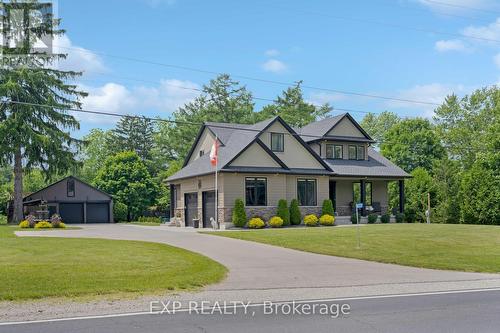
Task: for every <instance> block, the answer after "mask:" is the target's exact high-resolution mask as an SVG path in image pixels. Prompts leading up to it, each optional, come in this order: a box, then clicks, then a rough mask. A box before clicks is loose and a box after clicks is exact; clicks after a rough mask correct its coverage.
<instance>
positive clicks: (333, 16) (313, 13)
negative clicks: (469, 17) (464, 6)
mask: <svg viewBox="0 0 500 333" xmlns="http://www.w3.org/2000/svg"><path fill="white" fill-rule="evenodd" d="M282 9H284V10H290V8H288V7H283V8H282ZM292 10H293V9H292ZM294 11H296V12H299V13H305V14H311V15H317V16H323V17H328V18H331V19H334V20H341V21H352V22H359V23H365V24H375V25H380V26H386V27H390V28H395V29H404V30H412V31H418V32H427V33H433V34H436V35H444V36H453V37H460V38H467V39H476V40H481V41H486V42H494V43H500V40H498V39H492V38H485V37H480V36H475V35H466V34H460V33H455V32H447V31H439V30H433V29H427V28H419V27H410V26H406V25H401V24H396V23H389V22H382V21H374V20H370V19H361V18H354V17H345V16H338V15H330V14H325V13H319V12H312V11H304V10H300V11H299V10H294Z"/></svg>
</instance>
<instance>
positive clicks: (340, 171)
mask: <svg viewBox="0 0 500 333" xmlns="http://www.w3.org/2000/svg"><path fill="white" fill-rule="evenodd" d="M326 162H327V163H328V164H329V165H330V167H331V168H332V169H333V173H334V176H353V177H387V178H409V177H411V176H410V175H409V174H408V173H406V172H405V171H404V170H403V169H401V168H400V167H398V166H397V165H395V164H393V163H392V162H391V161H389V160H388V159H387V158H385V157H383V156H382V155H381V154H379V153H378V152H377V151H376V150H374V149H373V148H368V160H340V159H339V160H330V159H327V160H326Z"/></svg>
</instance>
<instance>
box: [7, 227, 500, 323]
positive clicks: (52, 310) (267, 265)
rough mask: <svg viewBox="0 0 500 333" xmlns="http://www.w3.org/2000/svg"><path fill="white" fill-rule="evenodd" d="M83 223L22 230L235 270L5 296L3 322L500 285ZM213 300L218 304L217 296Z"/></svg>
mask: <svg viewBox="0 0 500 333" xmlns="http://www.w3.org/2000/svg"><path fill="white" fill-rule="evenodd" d="M81 227H82V229H80V230H61V231H59V230H51V231H21V232H16V234H17V235H18V236H33V237H86V238H108V239H122V240H139V241H149V242H158V243H165V244H169V245H173V246H177V247H181V248H184V249H187V250H191V251H194V252H198V253H201V254H204V255H206V256H208V257H210V258H212V259H214V260H216V261H218V262H220V263H222V264H223V265H225V266H226V267H227V268H228V269H229V274H228V277H227V278H226V280H224V281H223V282H221V283H219V284H216V285H211V286H208V287H207V288H205V289H204V290H202V291H200V292H192V293H177V292H176V293H174V294H173V293H172V292H167V293H160V294H156V295H145V296H139V297H137V298H134V299H130V298H123V297H119V298H118V299H117V298H116V297H112V296H110V297H103V298H100V299H96V300H90V301H84V300H78V299H75V300H67V299H63V300H50V299H48V300H40V301H30V302H29V303H23V305H22V306H13V304H12V303H11V302H0V322H1V321H19V320H35V319H48V318H68V317H72V316H87V315H103V314H117V313H130V312H148V311H149V308H150V304H151V303H150V302H151V301H158V300H161V301H167V300H170V301H172V300H175V301H179V302H181V304H182V306H183V307H186V306H187V304H189V302H191V301H208V302H214V301H219V302H222V301H244V302H252V303H256V302H263V301H275V302H276V301H292V300H325V299H332V298H342V297H355V296H373V295H388V294H392V295H394V294H409V293H421V292H431V293H432V292H436V291H449V290H465V289H484V288H500V275H499V274H480V273H463V272H452V271H439V270H431V269H420V268H413V267H405V266H398V265H390V264H382V263H376V262H369V261H363V260H357V259H348V258H340V257H333V256H326V255H320V254H313V253H307V252H300V251H296V250H290V249H285V248H280V247H275V246H271V245H265V244H259V243H253V242H248V241H242V240H237V239H232V238H225V237H219V236H212V235H204V234H199V233H197V232H196V231H195V230H193V229H183V228H182V229H181V228H175V227H174V228H172V227H163V226H162V227H143V226H135V225H123V224H103V225H82V226H81ZM212 304H213V303H212Z"/></svg>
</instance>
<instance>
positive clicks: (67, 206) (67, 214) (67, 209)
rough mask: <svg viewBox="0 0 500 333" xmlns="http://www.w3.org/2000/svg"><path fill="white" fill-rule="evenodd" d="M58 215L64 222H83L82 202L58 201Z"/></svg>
mask: <svg viewBox="0 0 500 333" xmlns="http://www.w3.org/2000/svg"><path fill="white" fill-rule="evenodd" d="M59 215H61V218H62V220H63V221H64V223H83V204H82V203H60V204H59Z"/></svg>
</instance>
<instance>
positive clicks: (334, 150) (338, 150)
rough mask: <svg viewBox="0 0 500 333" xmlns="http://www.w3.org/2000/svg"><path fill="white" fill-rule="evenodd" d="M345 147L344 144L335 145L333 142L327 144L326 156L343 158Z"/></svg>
mask: <svg viewBox="0 0 500 333" xmlns="http://www.w3.org/2000/svg"><path fill="white" fill-rule="evenodd" d="M343 150H344V148H343V146H342V145H333V144H327V145H326V158H331V159H342V158H343V155H344V152H343Z"/></svg>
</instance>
